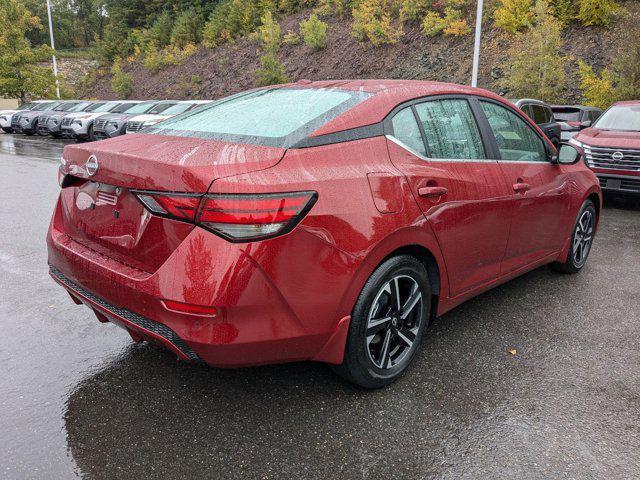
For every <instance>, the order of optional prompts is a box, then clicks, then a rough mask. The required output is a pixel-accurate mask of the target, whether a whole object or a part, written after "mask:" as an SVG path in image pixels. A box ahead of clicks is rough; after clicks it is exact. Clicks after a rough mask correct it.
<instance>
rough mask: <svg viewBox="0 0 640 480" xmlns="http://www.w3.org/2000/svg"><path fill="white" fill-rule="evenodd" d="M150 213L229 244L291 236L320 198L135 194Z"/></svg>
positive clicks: (303, 195) (299, 194)
mask: <svg viewBox="0 0 640 480" xmlns="http://www.w3.org/2000/svg"><path fill="white" fill-rule="evenodd" d="M132 193H134V194H135V195H136V197H137V198H138V199H139V200H140V202H141V203H142V204H143V205H144V207H145V208H146V209H147V210H149V211H150V212H151V213H153V214H155V215H159V216H163V217H167V218H172V219H175V220H181V221H185V222H189V223H195V224H196V225H199V226H201V227H203V228H205V229H207V230H209V231H211V232H213V233H215V234H217V235H219V236H221V237H223V238H225V239H227V240H229V241H230V242H248V241H254V240H263V239H266V238H272V237H275V236H278V235H283V234H285V233H287V232H290V231H291V230H292V229H293V228H294V227H295V226H296V225H297V224H298V223H299V222H300V220H302V218H304V216H305V214H306V213H307V212H308V211H309V210H310V209H311V207H312V206H313V204H314V203H315V202H316V200H317V198H318V194H317V193H316V192H287V193H268V194H213V195H204V196H203V195H191V194H181V193H157V192H146V191H140V190H137V191H133V192H132Z"/></svg>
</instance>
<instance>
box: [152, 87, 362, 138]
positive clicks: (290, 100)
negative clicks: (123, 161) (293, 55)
mask: <svg viewBox="0 0 640 480" xmlns="http://www.w3.org/2000/svg"><path fill="white" fill-rule="evenodd" d="M370 96H371V94H369V93H365V92H359V91H350V90H340V89H335V88H269V89H264V90H258V91H253V92H245V93H240V94H237V95H233V96H231V97H227V98H223V99H222V100H218V101H217V102H214V103H211V104H209V105H205V106H202V107H200V108H196V109H194V110H190V111H189V112H186V113H183V114H182V115H178V116H177V117H173V118H171V119H169V120H166V121H164V122H162V123H161V124H159V125H158V126H156V127H152V128H150V129H148V130H146V131H145V133H152V134H160V135H175V136H183V137H199V138H207V139H212V140H222V141H229V142H237V143H248V144H253V145H264V146H270V147H281V148H289V147H290V146H292V145H294V144H295V143H296V142H298V141H300V140H302V139H303V138H305V137H306V136H307V135H309V134H310V133H311V132H313V131H314V130H317V129H318V128H319V127H321V126H322V125H324V124H325V123H327V122H329V121H330V120H333V119H334V118H335V117H337V116H338V115H340V114H342V113H344V112H346V111H347V110H349V109H350V108H352V107H353V106H354V105H356V104H358V103H360V102H362V101H363V100H365V99H366V98H368V97H370Z"/></svg>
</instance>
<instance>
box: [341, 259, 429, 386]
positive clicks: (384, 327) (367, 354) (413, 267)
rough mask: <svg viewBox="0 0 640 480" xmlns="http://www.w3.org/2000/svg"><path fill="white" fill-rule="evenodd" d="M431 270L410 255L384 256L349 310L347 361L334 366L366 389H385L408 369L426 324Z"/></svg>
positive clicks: (342, 374) (345, 355) (344, 375)
mask: <svg viewBox="0 0 640 480" xmlns="http://www.w3.org/2000/svg"><path fill="white" fill-rule="evenodd" d="M430 310H431V288H430V283H429V275H428V273H427V270H426V268H425V267H424V265H423V264H422V263H421V262H420V261H418V260H417V259H416V258H415V257H412V256H410V255H399V256H397V257H392V258H390V259H388V260H386V261H384V262H383V263H382V264H381V265H380V266H378V268H377V269H376V270H375V271H374V272H373V273H372V274H371V277H369V279H368V280H367V282H366V283H365V285H364V287H363V289H362V291H361V292H360V295H359V296H358V299H357V301H356V304H355V307H354V308H353V312H352V315H351V323H350V325H349V336H348V338H347V344H346V347H345V354H344V360H343V362H342V364H341V365H337V366H334V367H333V368H334V370H335V371H336V373H338V374H339V375H340V376H342V377H343V378H345V379H346V380H348V381H350V382H352V383H355V384H356V385H359V386H361V387H364V388H381V387H384V386H387V385H389V384H390V383H392V382H394V381H395V380H396V379H398V378H399V377H400V376H401V375H402V374H403V373H404V372H405V371H406V369H407V367H408V366H409V364H410V363H411V361H412V360H413V357H414V356H415V353H416V351H417V348H418V346H419V345H420V341H421V339H422V336H423V334H424V331H425V329H426V328H427V326H428V322H429V319H430V313H431V312H430Z"/></svg>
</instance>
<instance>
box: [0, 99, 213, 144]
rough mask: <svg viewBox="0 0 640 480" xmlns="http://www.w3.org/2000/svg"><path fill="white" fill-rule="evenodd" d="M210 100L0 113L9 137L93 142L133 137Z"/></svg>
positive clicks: (51, 106) (99, 103)
mask: <svg viewBox="0 0 640 480" xmlns="http://www.w3.org/2000/svg"><path fill="white" fill-rule="evenodd" d="M209 102H210V101H209V100H145V101H142V100H114V101H106V100H95V101H90V100H60V101H52V100H37V101H34V102H30V103H26V104H23V105H21V106H20V107H19V108H18V109H17V110H3V111H0V128H2V130H4V131H5V132H7V133H23V134H25V135H35V134H38V135H51V136H52V137H55V138H61V137H69V138H75V139H76V140H78V141H87V140H89V141H92V140H100V139H104V138H111V137H117V136H118V135H123V134H125V133H134V132H138V131H140V130H142V129H143V128H146V127H149V126H151V125H155V124H156V123H159V122H161V121H163V120H166V119H168V118H171V117H173V116H175V115H178V114H180V113H184V112H187V111H189V110H192V109H194V108H197V107H199V106H202V105H204V104H207V103H209Z"/></svg>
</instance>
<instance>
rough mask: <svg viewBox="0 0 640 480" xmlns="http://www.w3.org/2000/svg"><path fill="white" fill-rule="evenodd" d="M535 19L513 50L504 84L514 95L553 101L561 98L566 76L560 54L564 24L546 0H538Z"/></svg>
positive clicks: (506, 68)
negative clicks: (561, 32)
mask: <svg viewBox="0 0 640 480" xmlns="http://www.w3.org/2000/svg"><path fill="white" fill-rule="evenodd" d="M535 22H536V25H535V27H534V28H531V29H530V30H529V31H527V32H526V33H523V34H521V36H520V38H519V41H517V42H516V44H515V46H514V47H513V48H512V49H511V52H510V54H509V61H508V63H507V66H506V67H505V70H506V75H505V78H504V80H503V82H502V86H503V87H505V88H507V89H508V90H509V93H510V95H511V96H512V97H515V98H518V97H520V98H522V97H535V98H540V99H542V100H545V101H547V102H553V101H556V100H559V98H560V97H561V95H562V89H563V86H564V78H565V74H564V58H563V57H561V56H560V55H558V52H559V51H560V47H561V46H562V39H561V37H560V31H561V29H562V25H561V23H560V21H559V20H558V19H556V18H554V17H553V16H552V15H551V14H550V12H549V4H548V3H547V2H546V0H538V1H537V2H536V5H535Z"/></svg>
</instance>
